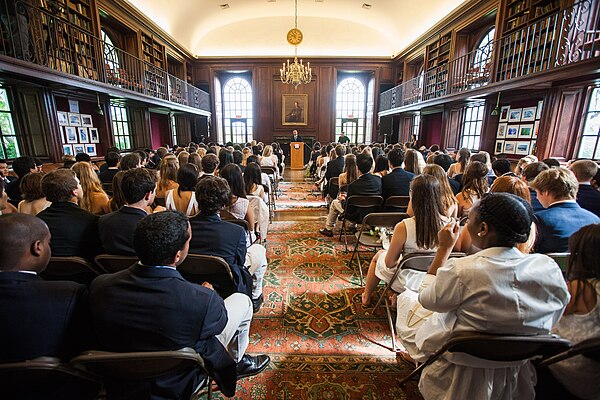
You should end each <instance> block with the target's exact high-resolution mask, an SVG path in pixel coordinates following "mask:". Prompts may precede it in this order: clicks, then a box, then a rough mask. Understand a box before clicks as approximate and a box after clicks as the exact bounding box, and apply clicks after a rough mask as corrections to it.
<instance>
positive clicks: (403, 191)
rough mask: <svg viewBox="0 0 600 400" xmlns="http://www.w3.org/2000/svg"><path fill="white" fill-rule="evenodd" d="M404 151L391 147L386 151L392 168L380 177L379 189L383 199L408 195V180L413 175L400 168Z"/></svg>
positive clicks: (410, 179) (409, 180)
mask: <svg viewBox="0 0 600 400" xmlns="http://www.w3.org/2000/svg"><path fill="white" fill-rule="evenodd" d="M403 162H404V153H402V150H400V149H392V150H391V151H390V152H389V153H388V163H389V164H390V168H391V169H392V170H391V171H390V173H389V174H387V175H384V176H383V178H381V191H382V196H383V198H384V199H387V198H388V197H390V196H408V194H409V192H410V182H411V181H412V179H413V178H414V177H415V174H413V173H412V172H408V171H405V170H404V169H403V168H402V163H403Z"/></svg>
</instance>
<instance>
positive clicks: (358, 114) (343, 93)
mask: <svg viewBox="0 0 600 400" xmlns="http://www.w3.org/2000/svg"><path fill="white" fill-rule="evenodd" d="M335 99H336V100H335V140H336V141H337V139H338V137H339V136H340V133H341V132H342V131H344V133H345V134H346V136H348V137H349V138H350V141H351V142H353V143H364V142H365V113H366V108H367V95H366V89H365V85H364V84H363V83H362V82H361V81H360V80H359V79H357V78H345V79H343V80H342V81H341V82H340V83H339V85H338V87H337V91H336V96H335Z"/></svg>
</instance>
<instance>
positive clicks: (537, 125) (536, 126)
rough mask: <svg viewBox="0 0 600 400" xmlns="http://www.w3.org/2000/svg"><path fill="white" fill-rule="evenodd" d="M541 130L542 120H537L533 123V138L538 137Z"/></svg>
mask: <svg viewBox="0 0 600 400" xmlns="http://www.w3.org/2000/svg"><path fill="white" fill-rule="evenodd" d="M539 130H540V121H535V123H534V124H533V136H531V138H532V139H536V138H537V136H538V131H539Z"/></svg>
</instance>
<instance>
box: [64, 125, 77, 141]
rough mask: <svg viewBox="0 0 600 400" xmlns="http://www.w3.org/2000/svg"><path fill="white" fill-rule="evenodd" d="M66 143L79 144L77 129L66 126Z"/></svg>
mask: <svg viewBox="0 0 600 400" xmlns="http://www.w3.org/2000/svg"><path fill="white" fill-rule="evenodd" d="M65 143H77V128H75V127H74V126H65Z"/></svg>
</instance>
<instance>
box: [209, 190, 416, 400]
mask: <svg viewBox="0 0 600 400" xmlns="http://www.w3.org/2000/svg"><path fill="white" fill-rule="evenodd" d="M292 185H296V186H292V187H304V188H305V189H306V191H307V192H305V195H308V194H309V193H308V191H310V189H309V188H308V189H307V186H306V185H301V186H297V185H298V184H297V183H294V184H292ZM309 214H310V220H306V218H304V219H302V221H293V218H294V213H293V212H289V213H285V214H282V216H283V215H285V217H286V218H287V219H288V220H286V221H278V222H273V223H272V224H271V225H270V226H269V229H270V231H269V241H268V247H267V250H268V257H269V269H268V272H267V275H266V276H265V287H264V297H265V304H264V305H263V308H262V309H261V311H260V312H259V313H258V314H255V316H254V319H253V321H252V327H251V332H250V333H251V335H250V346H249V348H248V353H249V354H261V353H266V354H269V355H270V356H271V360H272V362H271V364H270V366H269V367H268V368H267V370H265V371H264V372H263V373H261V374H259V375H257V376H254V377H250V378H246V379H243V380H241V381H240V382H238V389H237V393H236V397H235V399H278V400H279V399H280V400H284V399H298V400H320V399H328V400H342V399H361V400H363V399H364V400H366V399H373V400H374V399H409V400H413V399H421V397H420V394H419V392H418V389H417V384H416V382H410V383H409V384H408V385H407V386H405V388H404V389H401V388H400V387H399V386H398V384H397V379H398V378H399V377H401V376H404V375H405V374H407V373H408V371H409V367H407V366H406V365H405V364H403V363H402V362H400V361H398V360H397V359H396V357H395V353H394V352H393V351H391V338H390V332H389V328H388V325H387V320H386V319H385V317H384V310H383V309H382V310H380V311H378V312H376V313H375V314H374V315H371V314H369V313H368V312H367V310H365V309H364V308H363V307H362V305H361V304H360V293H361V288H360V286H358V282H359V278H358V271H357V270H356V267H353V268H349V267H348V261H349V259H350V254H346V253H345V252H344V246H343V243H340V242H339V241H338V240H337V238H333V239H331V238H327V237H322V236H320V235H319V233H318V229H319V227H320V226H322V225H323V223H324V221H325V215H326V213H325V210H314V216H313V212H312V211H311V212H310V213H309ZM288 215H289V217H288ZM215 397H217V398H222V397H219V396H218V395H216V396H215Z"/></svg>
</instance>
